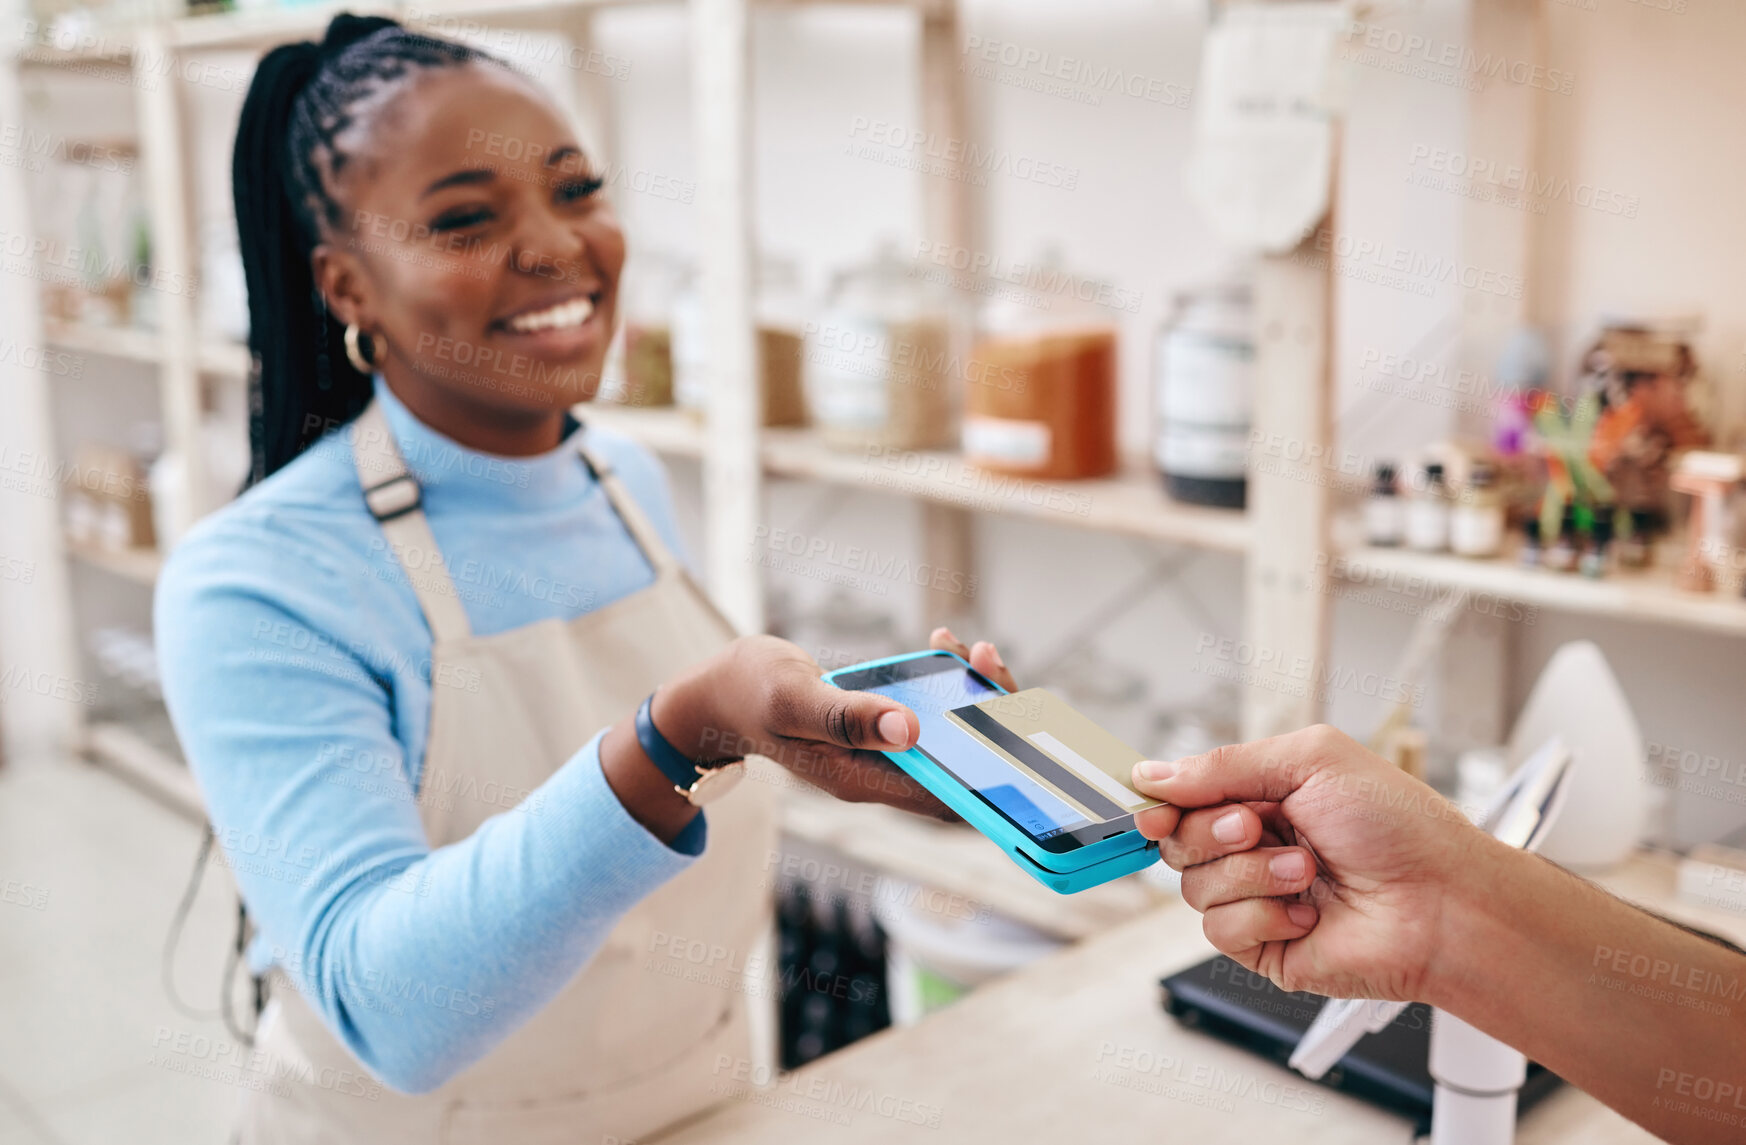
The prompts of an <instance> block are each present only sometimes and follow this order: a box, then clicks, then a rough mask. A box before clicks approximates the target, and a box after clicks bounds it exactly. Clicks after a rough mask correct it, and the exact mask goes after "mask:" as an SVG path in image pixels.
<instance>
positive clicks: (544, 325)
mask: <svg viewBox="0 0 1746 1145" xmlns="http://www.w3.org/2000/svg"><path fill="white" fill-rule="evenodd" d="M593 313H594V303H593V302H592V301H591V300H590V299H587V298H578V299H575V300H574V301H571V302H562V303H559V304H558V305H556V306H551V307H548V308H546V309H545V310H535V311H534V312H533V313H531V314H517V315H516V316H515V317H514V318H511V319H510V320H509V322H508V323H507V325H508V326H509V328H510V329H511V330H514V331H515V332H516V333H517V334H531V333H533V332H534V331H535V330H567V329H569V328H570V327H572V326H580V325H582V323H584V322H586V321H588V319H589V317H590V316H591V315H593Z"/></svg>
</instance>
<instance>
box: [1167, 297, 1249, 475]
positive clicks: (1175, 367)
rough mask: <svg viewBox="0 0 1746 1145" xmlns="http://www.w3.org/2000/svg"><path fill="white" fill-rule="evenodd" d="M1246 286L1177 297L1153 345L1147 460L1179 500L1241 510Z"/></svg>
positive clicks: (1245, 428)
mask: <svg viewBox="0 0 1746 1145" xmlns="http://www.w3.org/2000/svg"><path fill="white" fill-rule="evenodd" d="M1254 320H1255V316H1254V304H1253V298H1252V296H1251V293H1250V289H1249V287H1248V286H1247V285H1227V286H1219V287H1211V288H1208V289H1205V290H1198V291H1193V292H1189V293H1184V294H1179V295H1177V296H1176V304H1175V307H1174V309H1173V310H1172V311H1171V313H1170V315H1169V317H1168V318H1166V319H1165V321H1164V323H1163V325H1161V326H1160V327H1159V328H1158V337H1157V341H1156V343H1155V346H1154V349H1153V357H1152V371H1153V403H1154V409H1155V411H1156V425H1155V437H1154V446H1153V459H1154V460H1155V461H1156V462H1157V464H1158V469H1159V471H1160V472H1162V473H1163V475H1164V487H1165V488H1166V489H1167V490H1168V491H1169V493H1170V496H1172V497H1174V498H1175V499H1176V500H1178V501H1187V502H1189V503H1191V504H1196V505H1213V506H1218V507H1221V508H1230V509H1241V508H1242V507H1243V504H1244V500H1245V497H1246V493H1247V489H1248V482H1247V479H1246V476H1245V468H1244V462H1245V458H1246V456H1247V454H1248V447H1249V423H1250V419H1251V416H1252V410H1253V405H1254V393H1255V383H1254V377H1255V339H1254Z"/></svg>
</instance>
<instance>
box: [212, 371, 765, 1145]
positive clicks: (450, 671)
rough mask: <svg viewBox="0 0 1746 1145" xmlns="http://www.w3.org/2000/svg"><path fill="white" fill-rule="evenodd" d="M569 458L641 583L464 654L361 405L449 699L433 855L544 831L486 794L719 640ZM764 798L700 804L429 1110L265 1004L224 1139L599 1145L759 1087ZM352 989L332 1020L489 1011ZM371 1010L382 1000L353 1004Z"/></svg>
mask: <svg viewBox="0 0 1746 1145" xmlns="http://www.w3.org/2000/svg"><path fill="white" fill-rule="evenodd" d="M579 452H580V453H581V457H580V458H579V459H578V461H577V464H583V463H586V464H588V465H589V466H590V468H592V469H593V471H594V473H595V474H596V475H597V477H598V479H599V482H600V487H601V488H602V490H604V491H605V494H606V496H607V498H608V500H609V501H610V503H611V505H612V507H613V508H614V509H615V510H616V511H617V513H618V516H619V519H620V520H621V521H622V522H623V523H624V525H625V527H626V529H627V530H628V531H629V532H630V535H631V536H632V537H633V538H634V539H635V541H636V543H637V545H638V546H639V547H640V548H641V550H642V552H643V555H644V556H645V557H646V558H647V560H648V562H649V564H650V565H651V566H653V568H654V570H655V581H654V583H653V584H652V585H651V586H649V587H648V588H645V589H643V590H641V591H639V592H635V593H632V594H631V595H630V596H627V597H625V598H623V599H621V600H618V601H615V602H613V603H612V604H609V605H607V606H605V607H603V608H599V609H596V610H595V611H593V612H590V613H588V614H586V615H584V616H579V617H576V618H575V619H573V620H569V621H561V620H556V619H552V620H542V621H540V622H538V623H535V624H530V625H528V626H526V627H524V628H518V629H514V630H512V631H509V632H504V633H500V634H498V635H495V636H474V635H472V634H471V632H470V631H469V628H468V623H467V617H466V613H465V611H464V610H463V609H462V607H461V603H460V600H459V598H458V597H457V596H456V595H455V589H454V585H453V583H452V581H451V580H450V578H449V576H448V574H447V572H446V571H445V570H444V567H443V564H442V562H441V560H440V558H434V555H435V554H436V553H437V549H436V545H435V542H434V540H433V539H432V537H431V532H430V526H429V523H428V522H427V521H426V520H425V518H424V515H423V513H422V512H420V511H419V510H418V509H416V508H414V509H412V510H411V511H410V512H405V513H402V514H400V515H397V516H396V515H393V510H394V509H395V508H397V507H401V506H404V505H405V504H406V503H408V502H410V501H411V500H412V499H411V497H410V496H408V494H409V493H410V491H411V489H412V488H413V487H412V486H411V485H410V482H409V481H400V482H397V483H396V484H394V485H392V486H390V487H388V488H386V489H384V488H382V487H383V486H384V484H385V483H388V482H391V481H393V479H395V478H397V477H400V476H401V475H404V474H406V472H407V471H406V466H405V463H404V461H402V459H401V457H400V454H399V451H398V449H397V448H396V447H395V445H394V439H393V436H392V434H391V432H390V431H389V428H388V423H387V420H386V419H385V418H384V417H383V416H382V412H381V410H380V408H379V407H378V406H377V405H375V404H372V405H371V406H370V407H369V408H368V409H366V410H365V411H364V413H363V414H361V415H360V416H359V418H358V420H357V423H356V426H355V427H354V432H353V453H354V456H355V460H356V462H357V466H358V472H359V475H360V477H361V478H362V482H363V485H364V488H365V490H366V500H369V501H370V502H371V510H372V512H373V513H374V514H375V515H376V516H377V517H378V518H379V519H382V529H383V532H384V533H386V534H387V536H388V539H389V541H390V542H391V543H392V544H393V546H394V549H395V551H396V552H397V553H402V554H405V553H409V552H419V553H426V554H432V556H433V558H434V559H432V560H430V561H425V562H420V561H410V562H407V563H410V564H417V565H419V566H420V567H419V568H418V569H417V571H412V570H410V569H409V571H408V576H409V577H410V579H411V580H412V583H413V587H414V589H415V590H416V592H417V594H418V600H419V604H420V606H421V607H422V609H423V610H424V614H425V619H426V620H427V621H428V622H429V624H430V628H431V634H432V637H433V648H432V653H431V678H432V680H433V681H437V680H449V681H467V682H468V686H467V687H459V686H453V687H451V686H433V688H432V691H431V715H430V736H429V741H428V744H427V747H426V750H425V758H424V768H423V773H422V777H421V780H420V783H419V812H420V817H421V818H422V820H423V823H424V828H425V833H426V834H427V835H428V836H429V839H430V843H431V846H433V847H439V846H442V845H444V844H446V843H452V842H455V841H457V840H460V839H463V838H466V837H467V836H468V835H470V834H472V833H473V831H474V829H475V828H477V827H478V826H479V825H480V824H481V823H482V822H484V821H485V820H486V819H487V818H489V817H491V816H492V815H493V814H499V813H501V814H536V815H537V814H541V813H542V811H543V813H547V814H549V813H551V809H550V808H543V809H542V808H539V807H534V806H532V805H528V806H527V807H524V808H523V809H520V810H507V811H506V810H505V805H506V801H505V800H504V799H502V797H501V795H500V794H498V793H502V792H505V791H508V792H517V793H519V792H526V791H530V790H532V789H534V788H537V787H538V786H539V785H540V784H541V783H542V782H544V781H545V779H546V778H547V777H548V776H549V775H551V774H552V772H553V771H555V770H556V769H557V768H558V767H559V766H560V765H562V764H563V763H564V762H565V761H566V760H568V759H569V758H570V757H571V756H573V755H574V754H575V753H576V750H577V749H578V748H579V747H581V746H582V744H584V743H585V742H587V740H588V738H589V737H590V736H592V735H593V734H594V733H595V732H597V731H599V730H600V729H601V728H604V727H607V726H609V725H611V724H613V723H614V722H616V721H618V720H621V719H623V718H625V717H626V716H628V715H630V714H631V713H632V712H633V711H635V709H636V707H637V705H638V704H639V703H640V702H641V701H642V699H643V697H644V696H646V695H647V694H648V693H649V692H651V691H653V690H654V688H655V687H656V685H658V684H660V683H661V682H662V681H663V680H666V679H668V678H670V677H671V676H673V675H674V674H675V673H677V672H678V671H680V670H681V669H683V668H685V667H687V666H688V665H691V664H693V663H696V662H697V661H699V660H702V659H704V658H706V657H708V656H710V655H712V654H713V653H715V652H717V651H718V650H720V649H721V648H722V647H723V645H725V644H726V643H727V642H728V641H729V640H730V639H731V638H732V636H733V632H732V629H731V628H730V627H729V625H728V623H727V621H726V620H724V619H723V618H722V616H721V615H720V614H719V613H718V612H716V611H715V609H714V608H713V607H712V606H711V605H710V604H709V602H708V601H707V600H706V599H705V598H704V596H703V594H702V592H701V591H699V590H698V588H697V587H696V586H695V585H694V584H693V583H692V581H691V579H690V577H689V576H687V575H686V573H685V570H684V569H683V567H681V566H680V564H679V563H678V562H677V561H676V560H675V559H674V557H673V555H672V554H671V553H669V552H668V551H667V548H666V546H665V545H663V544H662V543H661V540H660V537H659V536H658V535H657V533H656V532H655V529H654V527H653V525H652V524H651V523H650V522H649V519H648V518H647V517H646V516H645V515H644V514H643V512H642V510H641V509H640V508H639V507H638V506H637V504H636V502H635V500H634V499H632V498H631V496H630V495H629V494H628V493H627V492H626V491H625V489H624V486H623V485H622V483H621V482H620V480H619V478H618V477H617V476H616V475H615V474H614V473H613V472H612V470H611V469H610V467H609V466H607V465H605V464H603V463H602V461H601V460H600V459H599V458H597V457H596V456H594V455H593V454H592V453H590V452H589V451H588V450H587V449H586V448H585V447H579ZM473 681H477V682H478V687H477V690H473V688H472V682H473ZM772 794H773V789H772V787H771V785H769V784H767V783H758V782H749V783H743V784H741V785H740V786H739V788H738V789H737V790H735V791H733V792H732V793H730V794H729V795H728V796H727V797H725V798H724V799H722V800H721V801H720V802H718V803H716V804H714V805H712V806H711V807H710V808H709V811H708V816H709V844H708V846H707V848H706V849H705V853H704V854H703V855H702V857H700V858H699V859H698V860H697V861H696V862H695V863H694V864H693V865H692V866H690V867H689V868H687V869H686V870H685V871H684V872H682V873H681V874H680V875H678V876H677V877H676V878H674V879H673V880H671V881H670V882H668V883H667V884H665V885H663V886H661V887H660V888H658V889H657V890H656V891H655V892H654V893H653V894H651V895H649V896H648V897H647V898H645V899H643V900H642V902H640V903H639V904H638V905H637V906H636V907H635V908H633V909H632V910H631V911H630V912H629V913H628V914H627V915H625V917H624V918H623V919H621V920H620V921H619V923H618V925H617V926H615V927H614V928H613V930H612V932H611V933H610V934H609V935H608V937H607V938H606V941H605V944H604V945H603V946H602V948H601V949H600V951H599V952H598V953H597V954H596V955H595V956H594V958H593V959H592V960H591V961H590V962H589V963H588V964H587V965H586V966H585V967H583V969H582V970H581V971H580V972H579V973H578V974H577V975H576V977H575V978H573V979H571V981H570V982H569V984H568V985H567V986H565V987H564V988H563V990H562V991H561V992H560V993H559V994H558V995H557V996H556V997H555V998H553V1000H552V1001H551V1002H550V1003H548V1004H547V1005H546V1007H545V1008H544V1009H543V1010H541V1011H540V1012H538V1013H537V1014H536V1015H534V1017H533V1018H532V1019H531V1020H530V1021H528V1022H527V1024H526V1025H524V1026H522V1027H521V1028H520V1029H518V1030H516V1031H515V1032H514V1033H512V1034H511V1035H510V1036H509V1037H508V1038H507V1039H505V1040H504V1041H503V1042H502V1043H501V1044H500V1045H498V1046H497V1047H496V1048H495V1049H493V1050H492V1051H491V1052H490V1053H489V1054H487V1055H486V1056H485V1058H483V1059H482V1060H481V1061H479V1062H477V1063H476V1064H474V1065H473V1066H471V1067H469V1068H468V1069H466V1070H463V1071H462V1072H461V1073H460V1074H459V1075H457V1076H456V1077H454V1078H453V1079H451V1080H450V1081H448V1082H446V1083H445V1084H443V1085H442V1086H441V1087H439V1088H438V1089H436V1090H434V1091H432V1092H431V1093H428V1094H422V1095H415V1096H409V1095H406V1094H401V1093H398V1092H396V1091H394V1090H390V1089H387V1088H385V1087H382V1086H379V1085H378V1084H376V1083H375V1082H374V1081H373V1079H371V1078H370V1077H369V1075H368V1074H367V1073H366V1072H365V1070H364V1068H363V1067H362V1065H361V1064H360V1063H359V1062H358V1060H357V1059H356V1058H355V1057H354V1056H353V1055H352V1054H351V1053H350V1052H349V1051H348V1050H346V1049H345V1048H344V1046H343V1045H342V1044H341V1043H340V1042H339V1041H338V1040H337V1039H336V1038H335V1037H334V1036H333V1035H332V1034H331V1033H329V1032H328V1030H327V1028H326V1027H325V1025H324V1024H323V1023H322V1021H321V1019H320V1017H319V1016H318V1015H317V1014H316V1013H315V1011H314V1010H313V1009H312V1008H311V1007H310V1006H309V1004H308V1003H307V1002H305V1001H304V999H303V998H302V997H301V996H300V995H299V994H298V993H297V992H296V991H295V990H292V989H288V988H286V987H285V986H284V985H282V984H281V985H280V988H279V989H278V990H277V991H276V996H275V998H274V1000H273V1001H272V1002H271V1003H269V1005H268V1006H267V1008H266V1010H265V1012H264V1013H263V1014H262V1019H261V1028H260V1032H259V1036H258V1037H257V1040H256V1052H257V1059H256V1060H257V1062H258V1063H259V1070H260V1072H261V1073H263V1074H265V1075H267V1076H269V1077H272V1078H274V1079H275V1080H274V1081H273V1082H272V1083H271V1084H269V1085H265V1086H262V1087H258V1088H256V1089H255V1090H254V1091H252V1092H250V1093H248V1094H247V1095H246V1096H245V1098H244V1100H243V1109H242V1116H241V1120H240V1125H239V1135H238V1136H239V1140H240V1141H241V1142H243V1143H245V1145H267V1143H285V1145H292V1143H297V1145H302V1143H305V1142H309V1143H313V1142H318V1141H319V1142H359V1143H363V1142H369V1143H371V1145H397V1143H402V1142H404V1143H406V1145H413V1143H419V1145H423V1143H427V1142H445V1143H447V1142H454V1143H475V1142H477V1143H487V1142H488V1143H490V1145H511V1143H514V1145H546V1143H548V1142H551V1143H556V1142H578V1143H583V1142H585V1143H587V1145H611V1143H612V1142H614V1141H620V1142H631V1141H634V1140H636V1139H639V1138H642V1137H644V1136H646V1135H648V1134H650V1133H653V1132H654V1131H656V1130H658V1129H660V1128H662V1127H664V1126H667V1125H671V1124H673V1123H675V1122H677V1121H679V1120H681V1119H683V1118H686V1117H688V1116H691V1115H692V1114H694V1113H696V1112H698V1111H699V1110H701V1109H702V1108H704V1107H705V1106H707V1105H709V1104H713V1103H714V1102H715V1101H717V1100H720V1098H721V1096H722V1095H723V1092H724V1090H731V1089H732V1088H733V1087H734V1085H735V1084H736V1083H735V1073H736V1072H739V1073H741V1074H742V1076H743V1072H744V1071H745V1070H746V1069H747V1068H757V1069H761V1068H763V1066H762V1064H761V1063H753V1062H751V1060H750V1059H751V1055H752V1053H753V1050H752V1046H751V1036H750V1031H751V1029H752V1026H753V1024H754V1023H760V1022H761V1023H764V1026H763V1030H764V1032H765V1034H766V1035H767V1033H768V1024H769V1023H770V1022H771V1021H773V1019H772V1018H771V1017H770V1016H769V1012H768V1011H767V1010H766V1011H765V1013H763V1014H761V1015H760V1014H753V1013H752V1011H751V1007H756V1006H759V1005H761V1004H767V1003H768V998H767V994H768V991H767V990H761V989H759V988H758V984H757V983H756V982H755V981H754V982H752V983H751V984H750V989H749V991H748V989H745V988H742V985H743V984H742V983H738V982H732V981H728V977H727V976H728V975H732V974H733V973H734V972H735V971H736V970H741V969H744V968H745V967H747V965H748V964H751V965H752V966H758V965H762V964H765V963H761V962H760V959H761V958H763V957H764V956H765V955H766V954H767V951H768V940H769V936H770V924H771V917H770V906H769V895H768V894H767V893H766V892H765V890H764V885H765V882H766V881H767V878H766V872H767V870H768V864H769V857H770V855H771V853H772V848H773V847H774V845H775V817H774V799H773V798H772ZM577 845H578V846H580V845H582V840H581V839H578V840H577ZM696 951H711V952H714V953H711V954H709V955H706V956H700V958H702V959H703V962H704V964H702V965H693V964H692V963H693V961H696V960H688V956H687V954H686V953H685V952H696ZM720 952H725V954H723V953H720ZM482 953H483V952H482ZM361 970H362V971H364V973H359V974H357V975H356V977H358V978H359V979H360V982H359V983H357V984H355V988H354V990H352V991H349V992H348V994H350V993H355V994H357V995H358V996H357V997H356V998H355V999H352V998H350V997H348V1002H349V1003H350V1004H358V1005H382V1006H387V1007H399V1008H400V1009H402V1010H410V1009H411V1008H412V1007H417V1006H421V1005H427V1004H430V1005H440V1004H446V1005H449V1006H451V1008H460V1009H461V1010H462V1012H463V1013H465V1012H468V1010H469V1009H470V1008H471V1007H474V1006H478V1007H479V1008H481V1009H483V1008H484V1007H485V1005H486V1004H487V1003H488V1000H486V999H478V998H467V997H465V996H461V997H457V996H456V995H455V994H454V993H452V990H453V988H454V987H457V986H459V985H460V984H459V983H411V984H407V983H386V982H384V981H383V980H382V979H381V978H380V977H379V976H377V975H371V974H368V973H367V972H368V968H361ZM765 977H766V981H767V976H765ZM276 980H277V981H279V982H280V983H283V981H284V979H283V978H282V977H280V978H278V979H276ZM373 992H374V993H378V994H380V995H382V996H381V997H379V998H376V999H372V997H371V996H370V995H371V994H372V993H373ZM390 1012H393V1011H392V1010H390ZM724 1063H726V1064H724ZM742 1063H746V1064H742Z"/></svg>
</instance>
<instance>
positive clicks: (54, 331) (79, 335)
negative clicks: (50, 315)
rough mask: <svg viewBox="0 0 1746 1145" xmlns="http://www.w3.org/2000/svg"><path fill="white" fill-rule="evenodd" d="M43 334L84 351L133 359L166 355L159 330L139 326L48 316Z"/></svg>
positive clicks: (152, 361) (149, 359)
mask: <svg viewBox="0 0 1746 1145" xmlns="http://www.w3.org/2000/svg"><path fill="white" fill-rule="evenodd" d="M42 327H43V335H44V336H45V337H47V338H48V340H49V341H50V342H53V343H54V344H55V345H57V346H61V347H64V348H65V349H68V350H77V351H78V352H79V353H81V354H97V355H101V356H103V357H106V358H123V359H126V360H127V361H130V362H145V363H149V364H154V365H155V364H157V363H158V362H161V361H163V358H164V343H163V339H162V337H161V336H160V335H159V334H158V332H157V331H156V330H147V329H144V328H143V327H139V326H92V325H88V324H86V323H82V322H56V321H53V320H45V321H44V322H43V324H42Z"/></svg>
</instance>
